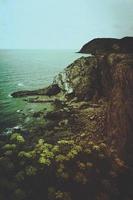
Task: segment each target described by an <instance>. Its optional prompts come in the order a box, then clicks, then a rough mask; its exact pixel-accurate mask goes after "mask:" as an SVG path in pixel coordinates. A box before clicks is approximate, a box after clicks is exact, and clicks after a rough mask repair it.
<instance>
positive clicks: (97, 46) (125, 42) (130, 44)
mask: <svg viewBox="0 0 133 200" xmlns="http://www.w3.org/2000/svg"><path fill="white" fill-rule="evenodd" d="M79 52H80V53H89V54H99V53H133V37H124V38H122V39H116V38H96V39H93V40H91V41H89V42H88V43H86V44H85V45H84V46H83V47H82V48H81V50H80V51H79Z"/></svg>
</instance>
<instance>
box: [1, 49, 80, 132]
mask: <svg viewBox="0 0 133 200" xmlns="http://www.w3.org/2000/svg"><path fill="white" fill-rule="evenodd" d="M74 52H75V51H74V50H0V131H2V130H4V129H5V128H7V127H8V128H10V127H13V126H18V125H20V123H21V120H22V114H21V115H20V111H21V110H22V111H25V112H34V111H39V110H40V109H42V106H44V105H42V104H29V103H26V102H24V101H22V100H21V99H15V98H12V97H11V96H10V94H11V93H12V92H14V91H18V90H33V89H38V88H43V87H45V86H47V85H49V84H50V83H51V82H52V80H53V77H54V76H55V75H56V74H58V72H60V71H62V70H63V69H64V68H65V67H66V66H67V65H69V64H70V63H72V62H73V61H74V60H75V59H77V58H78V57H81V56H82V55H81V54H77V53H74ZM23 118H24V117H23ZM25 120H26V119H25ZM27 120H28V119H27Z"/></svg>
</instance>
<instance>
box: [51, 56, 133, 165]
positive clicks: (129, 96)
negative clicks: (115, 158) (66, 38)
mask: <svg viewBox="0 0 133 200" xmlns="http://www.w3.org/2000/svg"><path fill="white" fill-rule="evenodd" d="M63 77H64V79H63ZM55 83H56V84H57V85H58V86H59V87H60V88H61V89H62V90H64V91H65V92H66V94H73V97H77V98H78V99H79V100H81V99H82V100H87V101H91V102H92V103H99V102H100V101H101V102H102V100H103V99H104V102H105V103H104V106H103V107H104V110H105V112H104V116H106V120H105V122H104V124H103V122H102V124H103V129H104V134H105V135H106V139H107V141H108V144H109V145H112V146H113V147H114V148H115V149H116V150H117V152H118V153H119V155H122V157H125V158H126V160H128V161H129V160H131V159H132V152H133V134H132V133H133V54H124V53H123V54H119V53H112V54H102V55H96V56H95V57H87V58H80V59H78V60H77V61H75V62H74V63H73V64H72V65H70V66H69V67H67V68H66V69H65V71H64V72H63V73H61V74H59V75H58V76H57V77H56V79H55ZM101 104H102V103H101ZM97 110H98V109H97ZM101 115H103V112H101ZM89 123H90V122H89ZM96 126H97V125H96ZM88 131H89V129H88Z"/></svg>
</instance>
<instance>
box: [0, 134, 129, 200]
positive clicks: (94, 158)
mask: <svg viewBox="0 0 133 200" xmlns="http://www.w3.org/2000/svg"><path fill="white" fill-rule="evenodd" d="M0 145H1V150H0V153H1V157H0V177H1V181H0V199H1V200H7V199H8V200H31V199H32V200H44V199H49V200H56V199H57V200H78V199H79V200H80V199H81V198H82V199H84V200H85V199H91V200H92V199H97V200H99V199H102V200H103V199H113V200H115V199H125V198H124V196H123V195H124V193H126V192H125V190H124V191H123V188H122V187H123V184H124V185H125V183H126V182H125V180H124V178H123V177H124V174H125V173H126V171H127V169H126V166H125V164H124V162H123V161H121V160H120V159H119V158H117V156H116V154H115V153H114V151H113V150H110V149H109V147H107V145H106V144H105V143H103V141H99V142H97V143H96V142H92V141H89V139H87V138H83V139H82V137H81V138H78V137H76V138H75V139H64V140H60V141H58V142H57V143H56V144H48V143H46V142H45V140H44V139H43V138H39V139H38V140H37V141H36V142H35V143H34V144H32V145H29V144H28V140H27V139H26V138H24V137H23V136H22V135H21V134H20V133H14V134H11V135H10V136H7V138H6V139H4V140H3V141H2V142H1V144H0ZM128 181H129V180H128ZM126 184H127V183H126ZM129 190H130V188H129ZM126 194H127V193H126Z"/></svg>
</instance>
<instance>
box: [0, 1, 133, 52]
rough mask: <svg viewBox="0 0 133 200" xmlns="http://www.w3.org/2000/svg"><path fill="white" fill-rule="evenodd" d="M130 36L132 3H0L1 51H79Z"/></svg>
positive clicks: (131, 29) (132, 26)
mask: <svg viewBox="0 0 133 200" xmlns="http://www.w3.org/2000/svg"><path fill="white" fill-rule="evenodd" d="M124 36H133V0H0V48H1V49H80V47H81V46H82V45H83V44H85V43H86V42H88V41H89V40H91V39H94V38H97V37H117V38H121V37H124Z"/></svg>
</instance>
